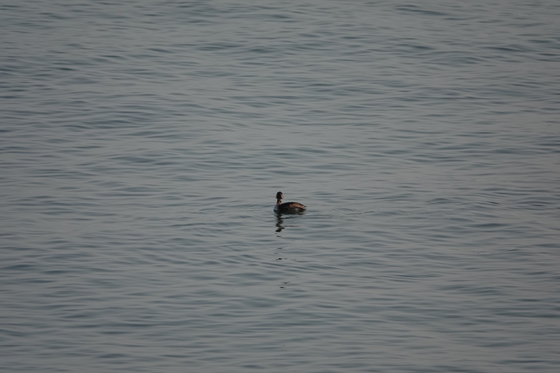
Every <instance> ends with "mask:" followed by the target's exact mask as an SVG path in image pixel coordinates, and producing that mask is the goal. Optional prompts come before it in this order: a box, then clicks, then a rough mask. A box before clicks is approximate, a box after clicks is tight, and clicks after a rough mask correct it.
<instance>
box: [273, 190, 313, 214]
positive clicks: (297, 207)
mask: <svg viewBox="0 0 560 373" xmlns="http://www.w3.org/2000/svg"><path fill="white" fill-rule="evenodd" d="M282 198H284V194H283V193H282V192H278V193H276V206H274V212H275V213H277V214H298V213H301V212H304V211H305V209H306V208H307V207H305V206H304V205H302V204H301V203H299V202H284V203H282Z"/></svg>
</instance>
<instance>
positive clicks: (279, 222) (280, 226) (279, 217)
mask: <svg viewBox="0 0 560 373" xmlns="http://www.w3.org/2000/svg"><path fill="white" fill-rule="evenodd" d="M303 214H304V213H303V212H299V213H292V214H288V215H290V217H294V215H303ZM283 215H285V214H282V213H276V232H277V233H279V232H282V230H284V229H285V228H286V227H289V225H286V224H284V218H283ZM290 217H288V219H290Z"/></svg>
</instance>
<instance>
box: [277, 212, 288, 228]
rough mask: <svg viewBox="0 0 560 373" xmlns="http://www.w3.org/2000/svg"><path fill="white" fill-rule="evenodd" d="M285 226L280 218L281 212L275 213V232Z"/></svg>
mask: <svg viewBox="0 0 560 373" xmlns="http://www.w3.org/2000/svg"><path fill="white" fill-rule="evenodd" d="M284 228H286V227H285V226H284V219H282V214H276V232H282V229H284Z"/></svg>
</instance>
